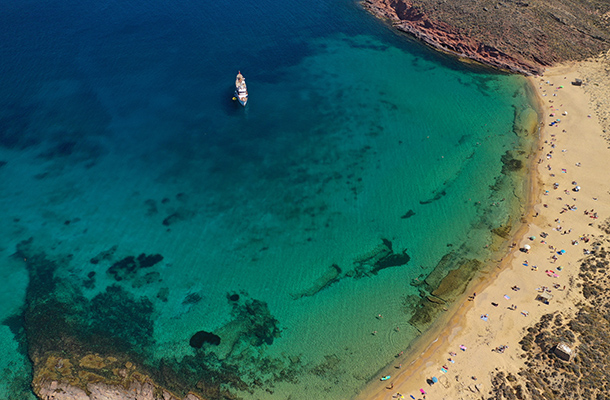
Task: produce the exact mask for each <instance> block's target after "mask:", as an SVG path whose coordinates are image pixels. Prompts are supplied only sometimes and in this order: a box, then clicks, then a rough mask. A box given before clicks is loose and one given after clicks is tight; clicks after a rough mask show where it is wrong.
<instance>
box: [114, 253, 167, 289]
mask: <svg viewBox="0 0 610 400" xmlns="http://www.w3.org/2000/svg"><path fill="white" fill-rule="evenodd" d="M162 260H163V256H162V255H161V254H151V255H149V256H147V255H146V254H144V253H142V254H140V255H139V256H138V257H137V258H135V257H134V256H128V257H125V258H123V259H122V260H120V261H117V262H115V263H114V264H112V266H111V267H110V268H108V271H107V272H108V273H109V274H110V275H112V276H113V277H114V279H115V280H116V281H117V282H120V281H122V280H124V279H131V278H134V277H135V276H136V274H137V273H138V271H139V270H140V269H142V268H150V267H152V266H153V265H155V264H157V263H159V262H161V261H162Z"/></svg>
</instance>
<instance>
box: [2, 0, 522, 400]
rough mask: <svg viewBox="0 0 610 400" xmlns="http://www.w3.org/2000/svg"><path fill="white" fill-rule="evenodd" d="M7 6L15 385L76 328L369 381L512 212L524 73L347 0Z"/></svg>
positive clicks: (229, 365) (251, 368) (178, 357)
mask: <svg viewBox="0 0 610 400" xmlns="http://www.w3.org/2000/svg"><path fill="white" fill-rule="evenodd" d="M0 10H1V12H0V60H2V62H1V63H0V102H1V107H0V185H1V188H2V190H1V191H0V216H1V221H2V223H0V237H1V238H2V240H0V280H1V282H2V284H1V285H2V290H1V291H0V304H2V307H0V321H2V324H1V325H0V374H1V377H0V397H2V398H7V399H25V398H32V399H33V398H34V395H33V394H32V393H31V390H30V386H29V382H30V380H31V378H32V362H31V360H33V359H35V357H36V356H41V355H43V354H49V352H54V351H55V352H57V354H62V352H69V351H73V350H74V349H75V348H76V347H77V346H76V345H74V346H75V347H74V348H72V347H70V348H68V349H66V348H64V346H68V347H69V346H72V345H73V344H74V343H75V340H72V339H74V338H76V339H78V340H76V342H78V343H81V344H84V345H86V346H89V345H90V346H91V351H92V352H98V353H100V354H111V353H113V352H116V353H117V354H127V355H129V357H131V358H132V359H133V360H134V362H137V363H139V364H140V365H144V366H145V367H146V368H148V370H149V371H157V372H158V375H155V378H156V379H158V380H159V381H160V382H162V383H165V384H168V385H169V386H171V387H172V388H174V389H176V388H177V387H179V386H180V385H182V386H183V387H182V389H184V390H188V389H189V388H188V387H187V386H188V385H190V384H195V383H197V384H199V385H203V386H205V385H209V386H210V387H213V388H215V390H216V391H212V390H210V391H209V392H208V393H209V398H210V399H213V398H229V397H227V396H229V393H230V394H231V395H234V396H236V397H239V398H243V399H350V398H353V397H354V396H355V395H356V394H357V393H358V392H359V391H360V390H361V389H362V388H363V387H364V385H365V384H366V383H367V382H369V381H371V380H377V379H379V374H380V371H381V370H382V369H383V368H384V367H385V366H386V365H388V364H389V363H391V362H393V361H395V356H396V355H397V354H398V353H399V352H401V351H404V350H406V349H407V348H408V345H409V344H410V343H411V342H412V340H413V339H414V338H415V337H416V336H417V335H419V334H420V331H421V330H423V329H424V328H425V326H424V325H422V326H415V325H414V324H413V323H412V321H413V320H412V318H413V316H414V315H415V314H416V313H417V312H418V310H420V307H421V304H422V301H424V302H425V300H422V299H424V298H425V296H426V295H428V294H429V293H430V291H432V290H434V287H430V285H423V286H422V285H421V284H420V283H421V282H423V281H425V280H426V278H427V277H428V275H429V274H430V273H432V271H436V272H435V274H436V275H435V276H436V277H437V278H438V276H439V274H440V276H444V274H445V273H446V272H448V271H449V270H451V269H454V268H456V267H457V266H458V265H457V264H456V263H457V262H453V263H452V262H447V260H448V259H452V260H464V259H467V260H472V259H478V260H481V261H484V260H485V259H486V257H488V256H489V254H488V253H487V247H486V246H489V245H491V244H492V240H493V239H494V236H493V235H492V234H491V233H490V232H491V230H492V229H494V228H498V227H501V226H506V225H507V224H514V218H513V217H514V216H515V215H518V214H519V212H520V211H521V208H520V207H521V203H522V200H523V188H522V187H521V182H522V175H519V174H518V173H517V174H514V173H512V172H510V171H511V170H512V169H517V168H512V169H511V168H510V167H511V166H515V165H518V164H519V161H515V160H525V159H526V157H527V152H528V151H529V149H530V145H531V139H532V138H529V139H528V138H525V137H524V136H523V135H519V134H518V133H519V131H520V129H521V128H520V127H519V124H518V123H517V124H516V123H515V121H516V119H517V120H519V119H523V118H520V117H519V116H523V115H528V113H531V111H532V108H533V106H532V104H531V102H530V97H529V95H528V89H527V85H526V81H525V80H524V79H523V78H521V77H517V76H509V75H503V74H498V73H495V72H492V71H489V70H486V69H482V68H473V67H469V66H466V65H463V64H461V63H459V62H457V61H455V60H453V59H451V58H450V57H447V56H443V55H439V54H437V53H434V52H432V51H431V50H429V49H427V48H425V47H424V46H422V45H420V44H418V43H415V42H413V41H411V40H409V39H407V38H406V37H404V36H401V35H398V34H396V33H394V32H393V31H392V30H391V29H389V28H388V27H387V26H385V25H384V24H383V23H381V22H379V21H377V20H375V19H374V18H373V17H372V16H370V15H369V14H368V13H366V12H365V11H364V10H363V9H362V8H361V7H360V6H359V5H358V4H357V3H355V2H354V1H353V0H313V1H311V0H310V1H304V0H286V1H282V2H280V1H277V0H259V1H256V2H252V1H243V0H232V1H227V0H218V1H214V2H204V1H196V0H195V1H183V2H162V1H156V0H152V1H142V0H121V1H118V0H105V1H92V0H80V1H75V0H62V1H60V0H49V1H45V2H40V1H32V0H20V1H8V0H0ZM238 70H241V72H242V73H243V74H244V76H245V77H246V81H247V83H248V89H249V92H250V100H249V103H248V105H247V107H245V108H243V107H241V106H240V105H239V104H237V103H236V102H234V101H232V99H231V97H232V94H233V88H234V86H233V85H234V79H235V75H236V73H237V71H238ZM516 116H517V118H516ZM526 119H527V118H526ZM523 162H524V161H523ZM511 221H512V222H511ZM448 255H449V256H448ZM442 260H443V261H442ZM436 280H437V281H438V279H436ZM380 315H381V317H380ZM198 331H205V332H208V333H209V335H204V337H205V338H206V339H207V340H208V343H204V344H203V345H202V347H201V348H195V347H193V346H191V344H193V343H192V340H191V338H192V337H193V335H194V334H195V333H197V332H198ZM70 338H72V339H70ZM199 344H201V343H199ZM80 351H82V348H80ZM172 374H173V375H172ZM153 375H154V374H153ZM174 375H179V376H182V377H183V378H184V380H183V381H175V380H174V381H172V380H171V379H170V378H168V376H174ZM164 379H165V380H164ZM202 382H203V383H202ZM172 385H173V386H172Z"/></svg>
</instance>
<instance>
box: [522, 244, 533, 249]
mask: <svg viewBox="0 0 610 400" xmlns="http://www.w3.org/2000/svg"><path fill="white" fill-rule="evenodd" d="M523 248H524V249H525V250H529V249H531V248H532V247H531V246H530V245H529V244H526V245H524V246H523Z"/></svg>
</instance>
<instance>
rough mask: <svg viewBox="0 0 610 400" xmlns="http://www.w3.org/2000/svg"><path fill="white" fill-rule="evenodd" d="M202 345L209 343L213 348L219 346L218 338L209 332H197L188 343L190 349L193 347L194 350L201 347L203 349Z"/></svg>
mask: <svg viewBox="0 0 610 400" xmlns="http://www.w3.org/2000/svg"><path fill="white" fill-rule="evenodd" d="M204 343H209V344H212V345H214V346H218V345H219V344H220V336H218V335H214V334H213V333H211V332H206V331H199V332H197V333H195V334H194V335H193V336H192V337H191V340H190V341H189V344H190V345H191V347H194V348H196V349H200V348H201V347H203V344H204Z"/></svg>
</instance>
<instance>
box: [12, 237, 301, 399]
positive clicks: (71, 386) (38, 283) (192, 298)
mask: <svg viewBox="0 0 610 400" xmlns="http://www.w3.org/2000/svg"><path fill="white" fill-rule="evenodd" d="M14 256H15V257H16V258H17V259H19V260H23V262H24V264H25V267H26V269H27V272H28V275H29V280H30V281H29V285H28V288H27V294H26V305H25V307H24V309H23V314H22V315H15V316H12V317H11V318H9V319H6V320H4V321H3V323H4V324H5V325H8V326H9V327H10V328H11V331H12V332H13V334H14V335H15V336H16V337H17V339H18V340H19V343H20V346H21V347H20V349H21V350H22V351H23V352H27V354H28V356H29V358H30V360H31V361H32V365H33V377H32V388H33V390H34V393H35V394H36V395H37V396H38V397H39V398H41V399H49V400H50V399H54V400H60V399H76V398H78V399H100V400H101V399H107V398H108V396H109V393H112V396H114V397H112V398H115V399H117V400H118V399H132V400H133V399H146V400H150V399H155V400H156V399H163V400H168V399H173V400H178V399H188V400H196V399H206V400H214V399H219V400H220V399H236V398H238V396H237V394H236V393H239V392H248V393H254V391H255V390H272V388H273V385H274V383H276V382H279V381H294V380H295V379H296V377H297V376H298V375H299V374H300V373H302V369H303V366H302V365H301V364H300V361H299V358H298V357H295V356H290V355H286V356H285V357H283V358H281V359H276V358H270V357H268V356H265V355H264V352H261V351H260V350H261V349H262V348H264V346H270V345H273V342H274V341H275V339H277V338H278V337H280V336H281V329H280V327H279V321H278V320H277V319H276V318H275V317H274V316H273V315H272V313H271V311H270V309H269V307H268V305H267V303H265V302H263V301H260V300H257V299H252V298H250V297H249V296H248V295H247V293H243V292H240V294H237V293H232V294H228V295H227V301H228V303H229V304H230V306H231V315H230V322H229V323H227V325H226V326H224V327H221V328H220V329H218V331H215V332H208V331H205V330H201V331H199V332H197V333H195V334H194V335H193V336H192V337H190V338H187V339H186V340H187V341H189V342H190V343H189V344H190V345H191V346H192V347H193V349H192V350H193V354H192V355H187V356H184V357H182V358H181V359H166V358H161V359H158V358H156V357H155V356H154V355H155V351H156V346H157V344H156V343H155V339H154V315H155V303H154V301H163V299H156V298H155V299H149V298H147V297H145V296H139V295H137V294H134V292H132V291H130V290H132V289H131V288H132V287H133V286H124V285H125V284H126V282H122V281H117V282H116V283H115V284H112V285H110V286H107V287H106V288H105V290H102V291H100V292H99V293H98V294H96V295H94V296H93V297H92V298H88V297H86V296H85V295H84V294H83V292H82V290H83V288H82V287H80V286H78V284H82V282H83V280H79V279H76V280H75V279H68V278H64V277H63V274H65V273H66V272H67V271H73V270H72V269H71V268H70V266H69V265H70V261H71V259H72V257H70V256H55V257H52V256H50V255H47V254H46V253H45V252H44V251H43V250H42V249H38V248H36V246H35V245H34V240H33V239H32V238H30V239H28V240H24V241H22V242H21V243H19V244H18V245H17V249H16V252H15V255H14ZM101 259H104V257H101ZM161 259H162V257H161V256H160V255H152V256H146V255H144V254H141V255H140V256H139V257H126V258H124V259H122V260H121V261H119V262H118V263H115V264H114V265H116V266H117V268H118V270H119V271H122V270H121V269H120V268H119V267H118V266H122V267H125V269H126V270H129V269H130V268H135V269H137V268H147V267H150V266H153V265H155V264H156V263H158V262H159V261H160V260H161ZM69 273H73V272H69ZM93 276H94V275H93ZM93 276H88V278H92V277H93ZM162 291H163V289H161V290H160V291H159V295H158V296H157V297H163V296H167V294H168V293H165V294H161V292H162ZM166 292H167V291H166ZM135 293H137V292H135ZM200 299H201V297H200V296H199V295H197V294H196V293H190V294H186V296H185V300H186V303H188V304H185V306H189V305H192V304H196V303H198V302H199V300H200ZM189 339H190V340H189ZM252 366H254V368H252Z"/></svg>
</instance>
